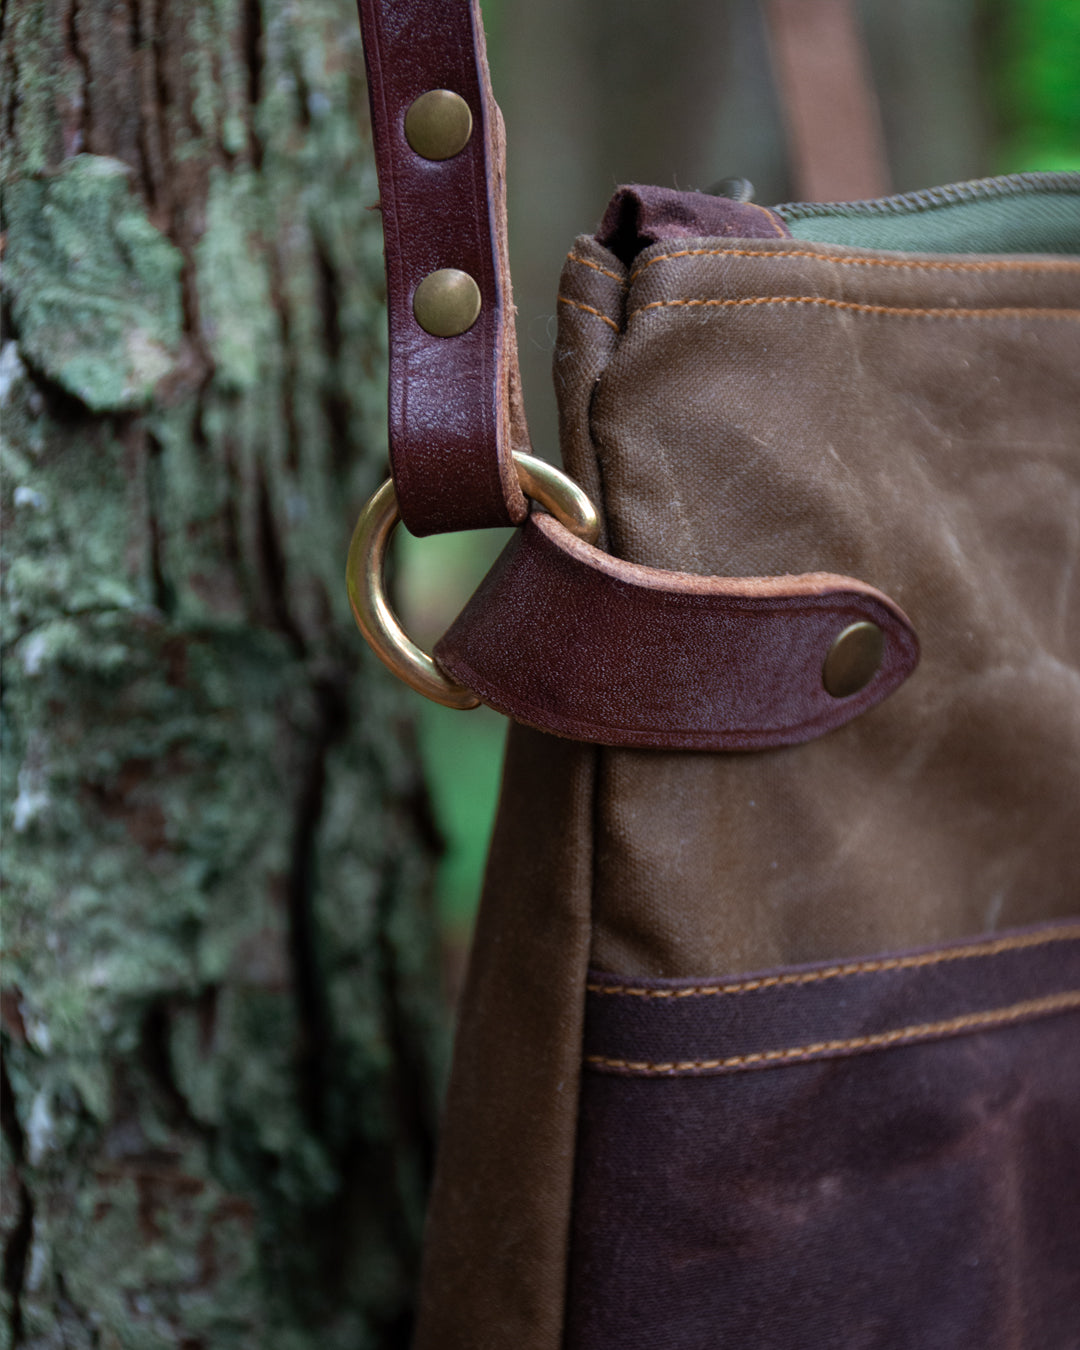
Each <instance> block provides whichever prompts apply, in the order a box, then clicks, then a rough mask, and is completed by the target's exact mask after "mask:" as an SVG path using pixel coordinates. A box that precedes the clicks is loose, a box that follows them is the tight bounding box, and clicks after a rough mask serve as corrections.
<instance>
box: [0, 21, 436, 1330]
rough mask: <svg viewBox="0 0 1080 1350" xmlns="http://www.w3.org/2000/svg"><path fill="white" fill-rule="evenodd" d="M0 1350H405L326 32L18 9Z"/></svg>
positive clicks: (5, 359)
mask: <svg viewBox="0 0 1080 1350" xmlns="http://www.w3.org/2000/svg"><path fill="white" fill-rule="evenodd" d="M0 22H2V25H3V33H2V40H3V68H4V71H5V81H6V87H5V93H4V96H3V101H4V106H3V118H4V127H5V132H6V134H5V149H4V155H5V157H6V159H5V163H4V166H3V169H4V178H5V182H6V183H7V190H6V193H5V201H4V212H5V221H4V228H5V231H6V236H5V240H6V251H5V258H4V270H5V291H6V312H5V327H6V338H7V340H6V341H5V344H4V346H3V348H2V355H0V400H2V402H3V405H4V407H3V416H4V431H5V441H6V443H5V447H4V456H5V460H6V464H5V471H4V477H5V488H4V500H3V512H4V517H5V519H4V524H5V527H6V529H5V539H6V550H7V555H8V556H7V561H6V573H5V581H4V586H5V596H6V605H7V620H6V634H7V636H6V642H7V644H8V645H7V648H6V653H5V655H6V666H7V683H6V690H5V694H4V703H3V715H4V734H5V742H6V746H5V748H6V754H5V756H4V774H5V779H4V787H5V806H4V819H5V825H6V829H7V850H6V851H7V884H6V889H7V914H6V925H5V943H6V948H7V957H6V962H5V970H4V995H3V1026H4V1041H5V1051H6V1057H5V1065H6V1068H5V1073H6V1082H5V1104H4V1116H3V1124H4V1131H3V1141H4V1142H3V1148H4V1156H3V1172H4V1178H5V1205H6V1216H5V1220H4V1231H3V1241H4V1268H3V1287H2V1299H3V1313H4V1320H5V1323H6V1336H5V1338H4V1341H3V1343H4V1344H5V1345H8V1346H32V1347H35V1350H38V1348H40V1350H45V1347H49V1348H50V1350H51V1348H52V1347H61V1346H62V1347H65V1348H67V1350H74V1348H76V1347H78V1348H79V1350H81V1347H91V1346H95V1347H102V1350H113V1348H119V1347H124V1348H125V1350H126V1348H127V1347H131V1350H136V1347H137V1348H138V1350H157V1348H158V1347H161V1348H162V1350H165V1348H167V1347H184V1350H199V1348H200V1347H205V1348H206V1350H217V1348H218V1347H230V1348H231V1347H281V1348H282V1350H304V1347H309V1346H311V1347H314V1346H318V1347H320V1350H335V1348H336V1347H342V1350H344V1347H348V1348H349V1350H361V1348H362V1347H369V1346H370V1347H382V1346H396V1345H401V1344H404V1342H405V1340H406V1338H407V1333H408V1324H409V1308H410V1297H411V1285H412V1279H413V1275H414V1271H415V1265H416V1258H417V1247H418V1237H419V1230H420V1225H421V1220H422V1206H423V1197H424V1192H425V1189H426V1183H427V1175H428V1170H429V1160H430V1153H431V1138H432V1122H433V1117H434V1113H435V1097H436V1080H437V1078H438V1075H439V1072H440V1065H441V1062H442V1054H443V1032H442V1029H441V1024H442V1020H443V1012H442V1005H441V1000H440V996H439V992H438V979H437V976H436V946H435V941H434V924H433V917H432V910H431V904H430V874H431V860H432V856H433V854H434V851H435V841H434V832H433V830H432V828H431V825H430V821H429V817H428V812H427V807H426V797H425V795H424V791H423V787H422V784H421V782H420V780H419V778H418V774H417V770H416V768H415V762H414V756H413V751H412V744H411V731H410V727H409V724H408V722H407V721H406V715H405V712H404V711H403V710H404V708H405V707H406V706H407V699H408V695H406V694H403V693H399V692H398V690H397V688H396V687H394V686H393V682H392V681H391V680H390V679H389V677H385V676H384V675H383V672H382V671H381V668H380V667H378V666H377V663H376V662H375V661H374V660H373V659H371V658H369V657H368V656H367V655H366V654H365V653H364V652H363V651H362V649H361V648H362V644H361V642H360V640H359V638H358V636H357V635H356V633H355V631H354V629H353V626H352V621H351V618H350V616H349V614H348V610H347V607H346V605H345V603H344V596H343V584H342V569H343V561H344V556H345V547H346V544H347V536H348V529H349V527H350V525H351V522H352V519H353V518H354V516H355V513H356V510H357V509H358V507H359V505H360V503H361V502H362V500H363V498H364V497H365V495H366V494H367V492H368V491H370V490H371V488H372V487H373V486H374V485H375V484H376V483H377V482H378V480H379V479H380V477H381V476H382V474H383V473H384V472H385V468H384V459H385V456H384V433H383V425H384V420H385V417H384V406H385V389H384V383H383V380H384V371H385V357H384V346H385V343H384V336H383V332H384V319H383V311H382V284H383V283H382V263H381V230H380V222H379V217H378V214H377V212H373V211H371V210H370V207H371V206H372V205H373V204H374V203H375V202H376V201H377V196H378V193H377V187H376V183H375V177H374V171H373V168H372V162H371V155H370V144H369V141H368V139H367V131H366V106H365V105H366V95H365V90H364V85H363V62H362V57H361V50H360V43H359V35H358V32H357V24H356V17H355V12H354V9H353V7H352V5H351V3H349V0H306V3H305V4H304V5H302V6H300V5H295V4H291V3H288V2H287V0H185V3H183V4H178V3H166V0H121V2H120V3H115V2H114V0H7V3H6V4H5V5H4V9H3V14H2V20H0Z"/></svg>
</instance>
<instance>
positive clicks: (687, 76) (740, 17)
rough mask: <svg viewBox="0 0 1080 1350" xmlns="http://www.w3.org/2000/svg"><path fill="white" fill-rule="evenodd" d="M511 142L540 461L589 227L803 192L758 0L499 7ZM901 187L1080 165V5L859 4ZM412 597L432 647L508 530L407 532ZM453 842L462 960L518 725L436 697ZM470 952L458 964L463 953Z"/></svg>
mask: <svg viewBox="0 0 1080 1350" xmlns="http://www.w3.org/2000/svg"><path fill="white" fill-rule="evenodd" d="M483 8H484V18H485V24H486V28H487V33H488V45H489V57H490V61H491V66H492V75H493V82H494V86H495V94H496V97H497V99H498V101H499V104H500V106H501V107H502V110H503V114H504V116H505V119H506V124H507V140H508V145H509V166H508V181H509V208H510V253H511V265H512V272H513V277H514V286H515V300H516V302H517V305H518V311H519V313H518V340H519V344H520V348H521V362H522V372H523V379H524V383H525V391H526V400H527V406H528V410H529V420H530V426H531V429H532V435H533V444H534V448H535V452H536V453H537V454H539V455H541V456H543V457H545V458H548V459H551V460H553V461H556V462H557V461H558V446H557V436H556V416H555V406H554V397H553V394H552V392H551V387H550V377H549V366H550V361H551V353H552V348H553V343H554V330H555V303H554V300H555V294H556V286H557V282H558V277H559V271H560V268H561V265H562V260H563V257H564V255H565V253H566V251H567V249H568V248H569V246H570V244H571V242H572V241H573V239H574V237H575V235H577V234H580V233H585V232H590V231H592V230H593V229H594V228H595V226H596V223H597V221H598V220H599V217H600V215H601V214H602V212H603V209H604V205H605V203H606V201H607V199H608V197H609V196H610V194H611V192H612V190H613V189H614V188H615V187H616V185H617V184H619V183H624V182H653V183H660V184H663V185H667V186H672V187H677V188H680V189H684V190H687V189H693V188H703V187H706V186H708V185H709V184H711V183H713V182H715V181H716V180H717V179H720V178H723V177H726V176H731V175H738V176H741V177H745V178H749V179H750V180H751V181H752V182H753V183H754V185H755V188H756V193H755V195H756V200H758V201H759V202H763V203H765V204H769V203H771V202H779V201H785V200H790V198H791V196H792V195H793V193H792V191H791V188H790V177H789V173H788V165H787V152H786V147H785V143H784V136H783V130H782V123H781V114H780V109H779V106H778V104H777V99H776V94H775V91H774V88H773V81H772V77H771V73H770V69H769V60H768V47H767V41H766V35H765V30H764V24H763V19H762V15H761V13H760V10H759V7H758V4H757V0H675V2H673V3H669V4H666V5H663V6H659V5H656V4H655V3H654V0H484V4H483ZM858 9H859V17H860V21H861V25H862V30H863V35H864V38H865V42H866V47H867V52H868V56H869V60H870V66H871V69H872V72H873V77H874V82H875V87H876V90H877V94H878V97H879V101H880V104H881V111H882V121H883V125H884V131H885V139H886V144H887V149H888V155H889V161H890V169H891V173H892V180H893V188H894V190H895V191H898V192H903V191H910V190H913V189H916V188H921V187H930V186H933V185H936V184H942V183H948V182H955V181H959V180H962V179H967V178H978V177H984V176H987V175H991V174H997V173H1012V172H1016V171H1020V170H1025V169H1040V170H1050V169H1078V168H1080V0H903V2H902V3H897V2H896V0H859V5H858ZM399 536H400V537H399V542H398V544H397V545H396V568H397V572H396V577H397V580H396V594H397V603H398V605H399V608H400V610H401V612H402V614H403V616H404V617H405V619H406V622H407V624H408V626H409V627H410V630H411V631H412V632H413V633H414V634H415V635H416V636H417V637H418V639H419V640H420V641H421V642H423V643H424V644H431V643H432V642H434V641H435V639H436V638H437V637H438V635H439V633H440V632H441V631H442V630H443V629H444V628H445V627H446V624H447V622H448V621H449V619H450V618H451V617H452V615H453V614H454V613H456V612H457V609H458V608H460V606H461V604H462V603H463V602H464V600H465V599H466V598H467V596H468V595H469V594H470V593H471V591H472V589H473V587H474V586H475V584H476V582H477V581H478V580H479V578H480V577H481V576H482V575H483V572H484V571H485V570H486V567H487V566H488V565H489V563H490V561H491V560H492V559H493V558H494V556H495V554H496V553H497V551H498V549H499V548H501V546H502V543H503V541H504V538H505V535H504V534H503V533H502V532H499V531H489V532H484V533H481V534H476V535H458V536H450V537H444V538H439V539H428V540H415V539H413V538H411V537H409V536H407V535H406V533H405V531H400V532H399ZM417 716H418V719H419V734H420V740H421V750H422V754H423V757H424V761H425V764H426V768H427V773H428V779H429V782H430V785H431V790H432V796H433V802H434V807H435V811H436V815H437V819H438V822H439V826H440V829H441V832H442V834H443V837H444V839H445V841H446V852H445V855H444V858H443V863H442V868H441V874H440V911H441V915H442V919H443V923H444V925H445V931H446V934H447V939H448V948H449V950H450V952H451V982H453V981H454V969H453V968H454V966H455V964H456V965H457V966H458V967H460V952H461V951H463V950H464V944H465V942H466V941H467V936H468V931H469V927H470V924H471V921H472V916H473V913H474V911H475V905H476V900H477V897H478V894H479V889H480V881H481V875H482V869H483V862H484V855H485V851H486V847H487V838H488V832H489V830H490V826H491V821H492V818H493V815H494V810H495V802H496V797H497V793H498V783H499V773H500V760H501V754H502V746H503V741H504V738H505V723H504V722H503V720H502V719H501V718H500V717H498V716H497V715H496V714H494V713H492V712H490V711H489V710H487V709H480V710H478V711H476V712H469V713H460V712H452V711H450V710H447V709H445V708H440V707H437V706H436V705H435V704H431V703H426V702H425V703H420V704H419V706H418V708H417ZM455 951H456V952H457V953H458V959H457V960H456V961H455V958H454V956H453V953H454V952H455Z"/></svg>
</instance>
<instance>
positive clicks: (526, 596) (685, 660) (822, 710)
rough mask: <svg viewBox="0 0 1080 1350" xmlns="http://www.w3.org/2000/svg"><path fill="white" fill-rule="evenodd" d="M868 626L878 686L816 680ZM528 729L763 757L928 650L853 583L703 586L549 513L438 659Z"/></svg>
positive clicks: (889, 682)
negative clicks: (584, 538)
mask: <svg viewBox="0 0 1080 1350" xmlns="http://www.w3.org/2000/svg"><path fill="white" fill-rule="evenodd" d="M860 622H869V623H872V624H875V625H877V627H879V628H880V629H881V630H882V632H883V633H884V635H885V648H884V656H883V659H882V662H881V665H880V667H879V668H878V671H877V674H876V675H875V676H874V677H873V679H871V680H870V682H869V684H867V685H866V686H865V687H864V688H862V689H861V690H859V691H858V692H857V693H853V694H851V695H850V696H849V697H847V698H834V697H832V696H831V695H830V694H829V693H828V692H827V691H826V689H825V687H824V684H823V682H822V667H823V664H824V661H825V657H826V656H827V654H828V653H829V650H830V648H831V647H832V644H833V642H834V641H835V639H836V638H837V637H838V636H839V634H840V633H842V632H843V631H844V630H845V629H847V628H848V627H849V626H850V625H852V624H856V623H860ZM435 658H436V660H437V661H438V663H439V665H440V666H441V667H442V668H443V669H444V670H445V671H446V672H447V673H448V674H450V675H452V676H453V677H454V679H456V680H460V681H461V682H462V683H463V684H466V685H468V687H469V688H470V689H472V690H473V691H474V692H475V693H476V694H478V695H479V696H480V698H482V699H483V700H484V702H485V703H488V704H490V705H491V706H492V707H493V708H497V709H498V710H499V711H500V712H504V713H508V714H509V715H510V716H511V717H513V718H514V719H515V720H517V721H519V722H524V723H526V724H527V725H529V726H533V727H537V728H538V729H539V730H541V731H548V732H553V733H554V734H555V735H558V736H569V737H572V738H573V739H574V740H581V741H595V742H599V743H600V744H601V745H626V746H647V747H651V748H658V749H676V750H763V749H766V748H767V747H769V746H777V745H793V744H797V743H800V742H803V741H809V740H813V739H814V738H815V737H817V736H821V735H823V734H824V733H825V732H827V731H832V730H833V729H834V728H835V727H839V726H843V725H844V723H846V722H850V721H851V720H852V718H854V717H857V716H858V715H859V714H860V713H863V712H866V711H867V709H868V708H872V707H873V706H874V704H876V703H880V702H881V700H882V699H883V698H885V697H886V696H887V695H888V694H891V693H892V692H893V690H895V689H896V688H897V687H898V686H899V685H901V684H902V683H903V682H904V680H906V679H907V677H908V676H909V675H910V674H911V672H912V671H913V670H914V669H915V666H916V664H917V663H918V659H919V644H918V639H917V638H916V636H915V634H914V632H913V631H912V628H911V625H910V623H909V622H908V620H907V618H906V616H905V615H904V613H903V611H902V610H900V609H898V608H897V606H896V605H894V604H893V602H892V601H891V600H889V599H888V597H887V596H884V595H882V594H881V592H880V591H877V590H875V589H874V588H873V587H872V586H867V585H865V584H864V583H863V582H860V581H855V580H853V579H852V578H851V577H840V576H832V575H830V574H828V573H813V574H808V575H805V576H791V577H734V578H732V577H699V576H689V575H687V574H685V573H681V572H662V571H658V570H657V569H655V568H651V567H641V566H638V565H637V564H634V563H627V562H622V561H620V560H619V559H618V558H612V557H610V556H609V555H608V554H606V553H601V552H600V551H599V549H595V548H592V547H590V545H588V544H583V543H582V542H581V541H580V540H579V539H575V538H574V536H573V535H572V534H570V532H569V531H568V530H566V529H564V528H563V526H561V525H559V524H558V523H557V522H556V521H554V520H552V519H551V517H550V516H545V515H539V514H534V515H532V516H531V517H530V518H529V521H528V522H527V524H526V525H525V527H524V529H522V530H521V531H519V532H518V534H517V535H515V537H514V539H513V540H512V541H511V543H510V544H509V545H508V546H507V548H506V550H505V552H504V553H503V554H502V556H501V557H500V558H499V560H498V562H497V563H496V564H495V566H494V568H493V569H492V570H491V572H489V573H488V575H487V577H486V578H485V579H484V581H483V582H482V583H481V585H480V588H479V590H478V591H477V592H476V594H475V595H474V596H473V598H472V600H470V601H469V603H468V605H467V606H466V607H465V609H464V610H463V611H462V613H461V615H460V616H459V617H458V619H457V620H456V621H455V622H454V624H453V626H452V627H451V629H450V631H449V632H448V633H447V634H446V636H445V637H444V638H443V639H442V641H441V642H440V643H439V644H438V646H437V647H436V648H435Z"/></svg>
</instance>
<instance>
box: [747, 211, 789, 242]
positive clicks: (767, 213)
mask: <svg viewBox="0 0 1080 1350" xmlns="http://www.w3.org/2000/svg"><path fill="white" fill-rule="evenodd" d="M741 205H742V206H752V207H753V208H754V210H755V211H760V212H761V214H762V215H763V216H768V217H769V224H770V225H771V226H772V227H773V229H774V230H775V231H776V233H777V234H778V235H779V237H780V238H781V239H790V238H791V236H790V235H788V234H785V233H784V227H783V226H782V225H781V224H780V222H779V221H778V220H777V219H776V217H775V216H774V215H773V213H772V212H771V211H770V210H769V208H768V207H767V206H762V205H761V203H760V202H742V203H741Z"/></svg>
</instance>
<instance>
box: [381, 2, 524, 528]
mask: <svg viewBox="0 0 1080 1350" xmlns="http://www.w3.org/2000/svg"><path fill="white" fill-rule="evenodd" d="M359 10H360V27H361V31H362V34H363V39H364V56H365V61H366V64H367V74H368V92H369V95H370V100H371V121H372V134H373V137H374V142H375V160H376V165H377V168H378V173H379V194H380V203H379V204H380V207H381V210H382V216H383V233H384V238H385V244H386V284H387V308H388V312H389V321H390V463H391V468H392V471H393V475H394V485H395V487H396V490H397V497H398V502H399V505H400V509H401V516H402V519H403V520H404V522H405V524H406V525H407V526H408V528H409V529H410V530H411V531H412V533H413V534H417V535H426V534H439V533H442V532H444V531H449V530H464V529H476V528H483V527H485V526H492V525H511V524H517V523H518V522H519V521H520V520H522V519H523V518H524V516H525V513H526V504H525V498H524V497H523V496H522V493H521V490H520V488H519V487H518V483H517V475H516V474H515V472H514V467H513V462H512V459H511V452H512V450H514V449H518V450H525V451H527V450H528V444H527V436H526V434H525V432H524V419H523V417H522V416H521V414H520V394H519V382H518V378H517V354H516V348H515V344H514V332H513V319H512V307H511V303H510V287H509V277H508V269H507V265H506V257H507V255H506V241H505V236H506V223H505V186H504V177H505V175H504V166H503V160H504V151H503V133H502V121H501V118H500V115H499V110H498V108H497V106H496V104H495V101H494V98H493V97H492V94H491V86H490V81H489V79H488V71H487V60H486V55H485V48H484V35H483V28H482V26H481V22H480V13H479V6H478V4H477V3H476V0H359ZM433 91H445V92H446V93H449V94H453V95H457V96H458V98H459V99H461V100H463V101H464V103H465V104H466V105H467V108H468V112H469V113H470V114H471V117H472V125H471V129H470V130H469V132H468V134H467V135H463V136H462V137H460V138H459V139H463V141H464V143H463V145H462V148H461V149H460V150H458V151H457V153H456V154H450V155H449V156H448V157H446V158H438V157H435V158H433V157H430V156H431V153H432V152H431V151H430V150H429V153H428V154H422V153H420V152H419V151H418V150H417V149H414V148H413V146H412V145H410V141H409V136H408V135H407V134H406V116H407V115H408V113H409V111H410V109H413V110H414V112H413V118H414V120H415V117H416V112H415V108H416V104H417V100H418V99H420V98H421V97H422V96H423V95H424V94H427V93H430V92H433ZM444 102H446V103H447V105H448V106H452V102H453V101H452V100H448V99H444ZM421 106H423V105H421ZM410 129H411V130H412V139H413V141H415V142H417V143H418V144H419V145H420V148H421V149H425V148H427V147H426V146H425V144H424V143H423V141H418V138H417V133H416V130H415V127H411V128H410ZM448 148H452V146H450V147H448ZM434 153H435V154H436V155H441V154H443V153H444V152H443V150H442V149H436V151H435V152H434ZM449 271H452V272H457V273H463V274H464V275H465V276H466V277H467V278H470V279H471V280H472V282H474V283H475V286H476V290H477V292H478V293H479V300H480V304H479V312H478V313H477V316H476V319H475V321H473V322H472V323H470V324H469V325H468V326H467V327H466V328H464V330H463V331H460V332H450V333H447V334H446V335H443V334H442V333H441V332H440V333H433V332H431V331H429V330H428V329H425V328H424V327H423V326H422V325H421V323H420V322H418V320H417V317H416V314H415V312H414V299H415V296H416V291H417V288H418V287H419V286H420V284H421V283H422V282H423V281H424V280H425V278H428V277H430V276H431V275H432V274H433V273H445V272H449ZM431 326H432V327H438V328H450V329H453V328H454V327H455V325H454V324H434V323H433V324H432V325H431ZM456 326H457V327H460V325H456Z"/></svg>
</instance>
